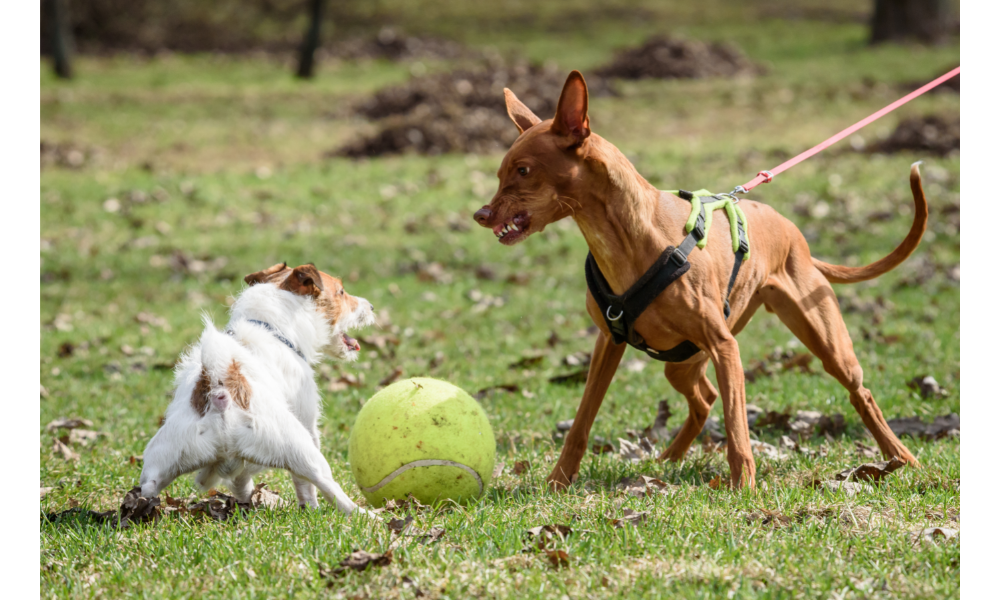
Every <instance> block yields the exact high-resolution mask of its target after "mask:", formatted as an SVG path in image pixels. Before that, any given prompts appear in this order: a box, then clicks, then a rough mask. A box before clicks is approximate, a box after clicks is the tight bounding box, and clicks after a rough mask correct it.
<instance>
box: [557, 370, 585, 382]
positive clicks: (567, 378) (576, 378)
mask: <svg viewBox="0 0 1000 600" xmlns="http://www.w3.org/2000/svg"><path fill="white" fill-rule="evenodd" d="M587 373H588V369H580V370H579V371H574V372H573V373H567V374H566V375H557V376H555V377H550V378H549V383H555V384H559V385H576V384H580V383H587Z"/></svg>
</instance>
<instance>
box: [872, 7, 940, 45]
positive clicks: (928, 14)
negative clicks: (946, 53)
mask: <svg viewBox="0 0 1000 600" xmlns="http://www.w3.org/2000/svg"><path fill="white" fill-rule="evenodd" d="M949 16H950V15H949V14H948V0H875V11H874V14H873V15H872V29H871V43H872V44H879V43H882V42H901V41H904V40H917V41H919V42H923V43H935V42H940V41H941V40H943V39H944V37H945V36H946V35H947V34H948V25H949Z"/></svg>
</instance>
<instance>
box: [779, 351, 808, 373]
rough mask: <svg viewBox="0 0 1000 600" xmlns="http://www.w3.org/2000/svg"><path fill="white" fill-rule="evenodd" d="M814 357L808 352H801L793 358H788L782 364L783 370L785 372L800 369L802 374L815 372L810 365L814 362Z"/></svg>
mask: <svg viewBox="0 0 1000 600" xmlns="http://www.w3.org/2000/svg"><path fill="white" fill-rule="evenodd" d="M812 359H813V355H812V354H809V353H808V352H800V353H797V354H793V355H792V356H790V357H788V358H786V359H785V360H784V361H782V363H781V368H782V369H784V370H785V371H788V370H790V369H798V370H799V372H801V373H812V372H813V370H812V369H810V368H809V363H811V362H812Z"/></svg>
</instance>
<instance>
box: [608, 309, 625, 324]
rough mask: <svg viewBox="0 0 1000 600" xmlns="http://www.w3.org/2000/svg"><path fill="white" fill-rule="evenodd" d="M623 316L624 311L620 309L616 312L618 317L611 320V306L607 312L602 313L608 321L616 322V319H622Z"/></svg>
mask: <svg viewBox="0 0 1000 600" xmlns="http://www.w3.org/2000/svg"><path fill="white" fill-rule="evenodd" d="M624 314H625V309H624V308H621V309H619V310H618V316H617V317H614V318H612V317H611V306H610V305H609V306H608V308H607V310H605V311H604V316H605V317H607V319H608V320H609V321H617V320H618V319H620V318H622V315H624Z"/></svg>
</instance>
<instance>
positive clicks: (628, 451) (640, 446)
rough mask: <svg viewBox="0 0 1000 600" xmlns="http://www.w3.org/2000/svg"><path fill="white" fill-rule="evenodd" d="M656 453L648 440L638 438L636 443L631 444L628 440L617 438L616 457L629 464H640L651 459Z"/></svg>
mask: <svg viewBox="0 0 1000 600" xmlns="http://www.w3.org/2000/svg"><path fill="white" fill-rule="evenodd" d="M655 453H656V447H655V446H654V444H653V442H651V441H650V440H649V438H645V437H643V438H639V441H638V443H636V444H633V443H632V442H630V441H628V440H623V439H622V438H618V455H619V456H620V457H621V458H622V460H627V461H630V462H640V461H643V460H646V459H648V458H652V457H653V456H654V455H655Z"/></svg>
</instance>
